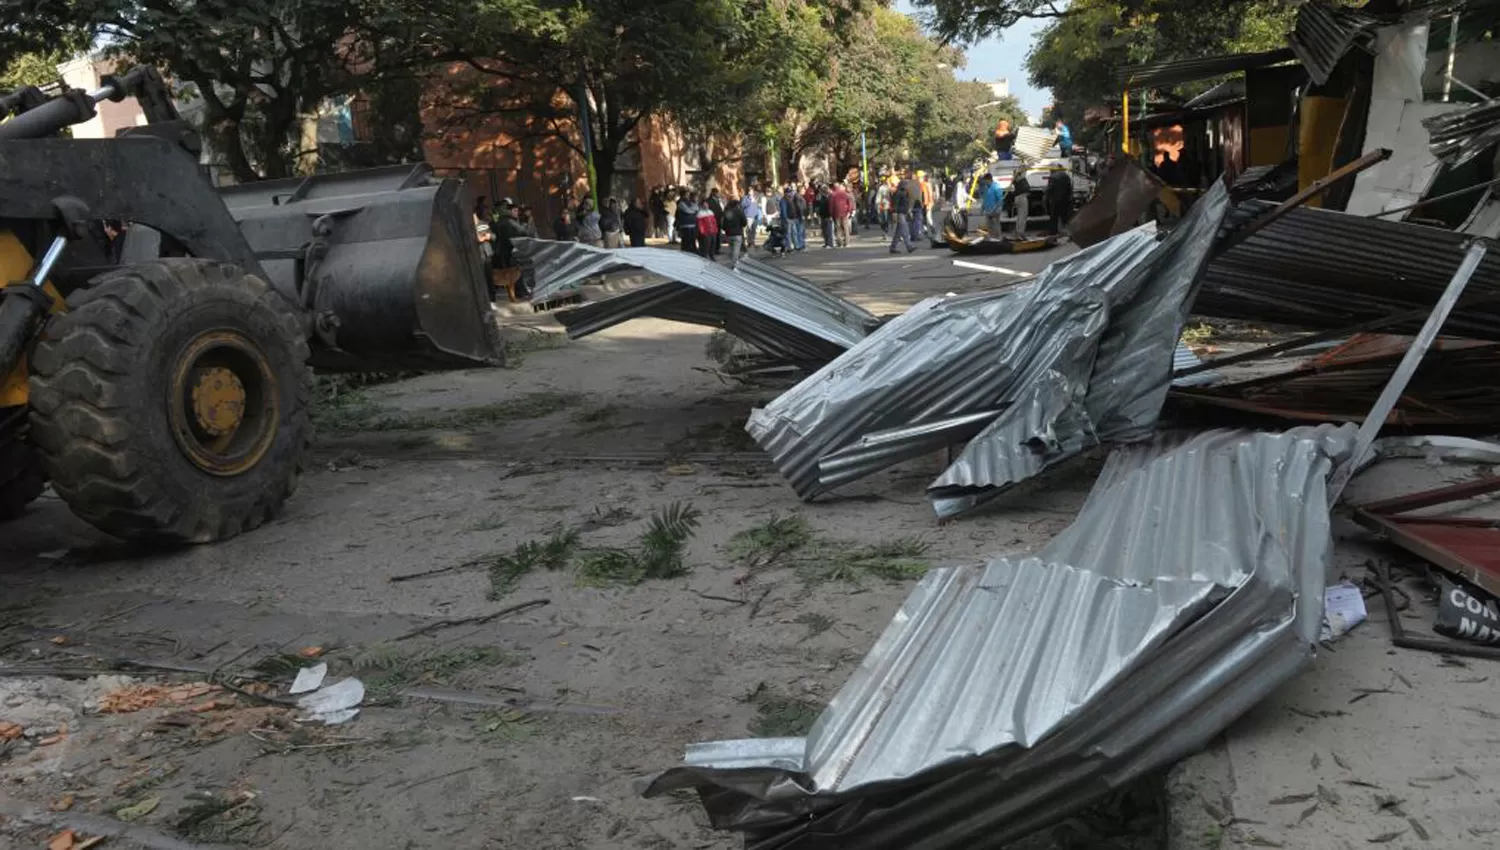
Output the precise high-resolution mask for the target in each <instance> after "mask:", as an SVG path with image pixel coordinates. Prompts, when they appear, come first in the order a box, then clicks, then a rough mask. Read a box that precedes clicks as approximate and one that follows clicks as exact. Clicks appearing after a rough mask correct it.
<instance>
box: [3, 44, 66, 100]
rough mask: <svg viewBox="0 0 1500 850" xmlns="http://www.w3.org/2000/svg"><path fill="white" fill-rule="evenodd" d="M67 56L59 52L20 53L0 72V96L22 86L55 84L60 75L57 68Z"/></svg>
mask: <svg viewBox="0 0 1500 850" xmlns="http://www.w3.org/2000/svg"><path fill="white" fill-rule="evenodd" d="M67 59H68V54H67V53H66V52H64V51H61V50H47V51H38V52H33V53H22V54H21V55H19V56H14V57H12V58H11V59H10V61H9V62H7V63H6V64H5V66H4V69H3V70H0V94H3V93H6V92H9V91H11V90H12V89H18V88H21V87H22V86H44V85H47V84H48V83H55V82H57V81H58V80H59V79H60V78H61V75H60V74H58V73H57V66H58V65H61V64H62V63H63V62H65V61H67Z"/></svg>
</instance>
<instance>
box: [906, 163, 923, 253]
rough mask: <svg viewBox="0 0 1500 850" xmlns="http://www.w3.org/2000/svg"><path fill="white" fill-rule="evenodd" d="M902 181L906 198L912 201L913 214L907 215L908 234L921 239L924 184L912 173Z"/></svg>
mask: <svg viewBox="0 0 1500 850" xmlns="http://www.w3.org/2000/svg"><path fill="white" fill-rule="evenodd" d="M907 174H908V176H907V177H906V178H905V179H903V180H902V181H901V188H902V189H905V190H906V197H908V198H910V199H911V212H910V213H909V214H908V215H907V219H908V220H907V227H908V228H909V229H908V231H907V233H908V234H909V235H910V236H911V237H912V238H913V239H917V238H920V237H921V231H922V183H921V181H919V180H918V179H917V177H916V175H915V174H914V173H912V172H907Z"/></svg>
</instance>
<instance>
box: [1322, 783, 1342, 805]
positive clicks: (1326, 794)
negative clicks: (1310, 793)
mask: <svg viewBox="0 0 1500 850" xmlns="http://www.w3.org/2000/svg"><path fill="white" fill-rule="evenodd" d="M1318 799H1319V800H1321V801H1323V802H1325V803H1327V804H1328V805H1330V806H1337V805H1338V804H1339V803H1340V802H1342V800H1340V798H1339V795H1338V794H1337V793H1336V792H1335V791H1334V790H1333V789H1332V788H1326V787H1324V786H1322V785H1319V786H1318Z"/></svg>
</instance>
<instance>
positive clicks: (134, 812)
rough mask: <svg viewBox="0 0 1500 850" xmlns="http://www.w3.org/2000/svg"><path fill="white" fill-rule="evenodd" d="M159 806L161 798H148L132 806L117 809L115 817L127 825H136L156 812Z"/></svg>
mask: <svg viewBox="0 0 1500 850" xmlns="http://www.w3.org/2000/svg"><path fill="white" fill-rule="evenodd" d="M159 805H161V798H160V797H146V798H144V799H142V800H140V801H139V802H136V803H134V804H132V805H129V806H125V807H124V808H120V809H115V817H117V818H119V819H120V820H122V821H125V822H126V823H134V822H135V821H138V820H140V819H141V818H143V817H145V816H146V815H149V814H151V813H152V812H154V811H156V807H157V806H159Z"/></svg>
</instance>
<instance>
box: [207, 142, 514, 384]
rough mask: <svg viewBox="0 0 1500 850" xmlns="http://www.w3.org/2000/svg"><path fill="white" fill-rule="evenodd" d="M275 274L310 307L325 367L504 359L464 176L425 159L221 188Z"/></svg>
mask: <svg viewBox="0 0 1500 850" xmlns="http://www.w3.org/2000/svg"><path fill="white" fill-rule="evenodd" d="M220 194H221V195H222V197H223V199H224V203H225V205H226V206H228V208H229V213H230V215H232V216H233V217H234V219H235V221H237V222H238V223H239V225H240V230H241V231H243V232H244V234H245V239H246V241H247V242H249V243H250V247H251V249H252V250H254V252H255V254H256V256H257V258H259V260H260V262H261V265H262V267H263V268H264V269H265V271H266V274H267V276H269V277H270V278H271V281H270V282H271V284H272V285H273V286H274V287H275V288H276V289H277V290H279V291H281V292H284V293H296V294H297V297H299V298H300V299H301V300H302V302H303V306H304V307H305V308H307V309H308V310H310V311H311V313H312V315H313V317H314V322H315V325H316V327H317V332H316V333H315V334H314V345H313V356H312V364H313V366H314V367H315V368H318V369H320V370H326V371H392V370H404V369H454V368H466V367H472V366H477V365H486V364H497V363H499V362H500V361H501V353H500V349H499V346H498V345H497V340H498V333H497V330H496V328H495V324H494V320H493V319H492V312H491V309H490V299H489V280H488V278H487V275H488V272H489V270H488V269H487V268H485V267H484V264H483V260H482V258H481V256H480V253H479V245H478V243H477V242H476V241H475V238H474V223H473V219H472V214H471V213H470V202H469V199H468V197H467V192H466V191H465V189H464V187H463V184H462V183H461V182H460V181H458V180H453V179H437V178H434V177H433V176H432V173H431V170H430V169H429V168H428V167H427V166H425V165H415V166H412V165H401V166H391V167H387V168H373V169H368V170H363V171H351V172H345V173H341V174H318V175H313V176H311V177H305V178H292V179H288V180H272V181H266V182H261V183H249V184H245V185H242V186H232V187H227V188H224V189H221V190H220Z"/></svg>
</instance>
